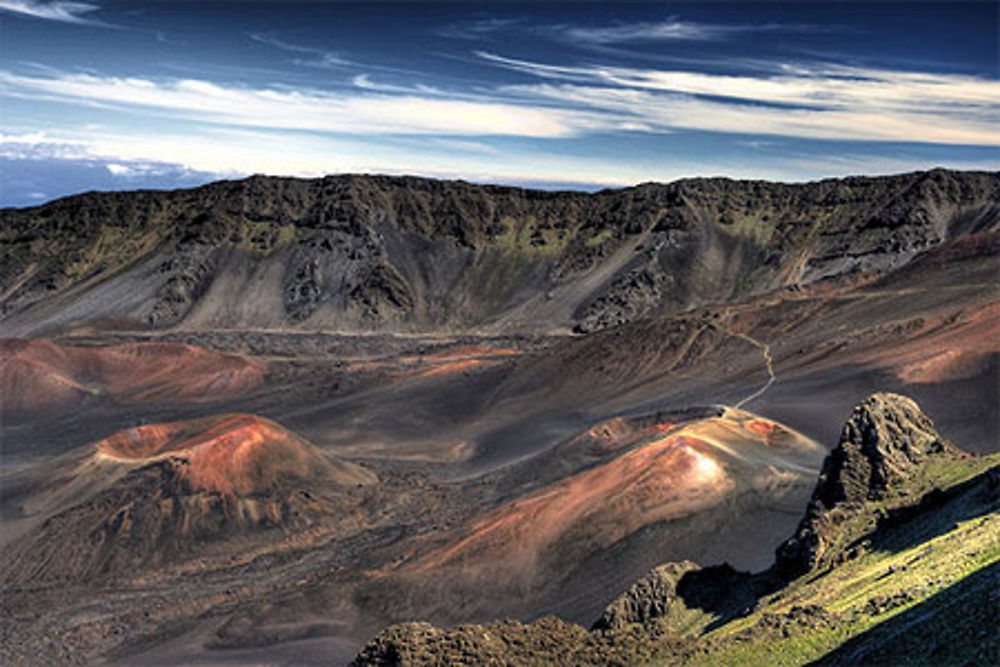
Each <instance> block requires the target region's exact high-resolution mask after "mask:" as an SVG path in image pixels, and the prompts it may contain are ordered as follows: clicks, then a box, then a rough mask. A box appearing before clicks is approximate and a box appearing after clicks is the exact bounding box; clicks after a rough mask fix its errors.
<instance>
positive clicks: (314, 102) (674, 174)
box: [0, 0, 1000, 205]
mask: <svg viewBox="0 0 1000 667" xmlns="http://www.w3.org/2000/svg"><path fill="white" fill-rule="evenodd" d="M997 19H998V8H997V5H996V3H990V2H971V3H940V4H937V3H931V2H927V3H916V4H914V5H906V6H903V5H898V4H896V3H874V4H866V5H850V6H848V5H844V4H837V3H822V2H818V3H795V4H793V3H783V4H774V5H769V4H764V3H746V4H740V3H735V4H725V3H708V4H684V3H671V4H670V5H668V6H664V5H658V4H657V5H654V4H648V3H642V4H636V5H627V4H621V5H614V6H605V5H598V4H596V3H554V4H551V5H547V4H531V5H521V4H509V5H503V4H501V5H498V6H497V5H494V6H492V8H491V7H488V6H486V5H482V6H479V5H471V4H460V3H444V4H440V5H434V4H425V3H410V4H393V5H383V4H380V3H366V4H348V3H332V4H319V3H281V4H271V3H267V2H252V3H202V4H199V5H194V4H190V5H189V4H180V3H156V2H151V3H145V4H144V3H137V2H128V3H126V2H114V1H112V0H94V1H93V2H63V1H54V2H43V1H41V0H0V29H2V31H3V34H4V35H5V44H4V46H3V53H4V57H3V59H2V60H0V100H2V102H0V104H2V105H3V107H2V108H3V111H4V113H3V114H2V117H0V165H2V169H3V181H4V185H3V186H2V192H0V204H2V205H27V204H32V203H38V202H40V201H43V200H45V199H50V198H54V197H56V196H62V195H65V194H70V193H72V192H77V191H81V190H86V189H95V188H96V189H123V188H133V187H178V186H186V185H192V184H196V183H201V182H205V181H208V180H213V179H216V178H219V177H233V176H240V175H246V174H251V173H268V174H280V175H295V176H316V175H321V174H327V173H338V172H385V173H414V174H422V175H427V176H437V177H448V178H465V179H468V180H478V181H493V182H503V183H514V184H525V185H537V186H542V187H562V186H570V187H585V188H595V187H602V186H609V185H626V184H632V183H636V182H641V181H648V180H661V181H662V180H672V179H674V178H679V177H686V176H696V175H724V176H731V177H737V178H768V179H779V180H807V179H813V178H820V177H826V176H837V175H844V174H851V173H889V172H897V171H906V170H909V169H920V168H928V167H932V166H947V167H954V168H979V169H991V170H992V169H998V168H1000V152H998V150H997V149H998V148H1000V78H998V72H997V64H996V63H997V48H998V44H997V42H998V37H997V34H996V31H995V26H996V24H997Z"/></svg>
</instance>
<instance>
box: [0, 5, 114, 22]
mask: <svg viewBox="0 0 1000 667" xmlns="http://www.w3.org/2000/svg"><path fill="white" fill-rule="evenodd" d="M97 9H100V7H99V6H98V5H92V4H90V3H89V2H62V1H59V0H54V1H52V2H41V1H40V0H0V10H2V11H6V12H10V13H12V14H21V15H22V16H31V17H33V18H37V19H46V20H49V21H62V22H64V23H77V24H93V23H94V22H93V21H90V20H89V19H87V18H84V15H85V14H89V13H91V12H93V11H95V10H97Z"/></svg>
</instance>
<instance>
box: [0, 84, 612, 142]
mask: <svg viewBox="0 0 1000 667" xmlns="http://www.w3.org/2000/svg"><path fill="white" fill-rule="evenodd" d="M0 93H2V94H4V95H7V96H11V97H22V98H23V97H28V98H35V99H44V100H47V101H61V102H66V103H72V104H79V105H88V106H93V105H101V106H109V105H111V106H118V107H122V108H132V109H136V108H139V109H146V110H147V111H150V112H155V113H159V114H162V115H166V116H169V117H172V118H181V119H188V120H195V121H201V122H209V123H218V124H228V125H236V126H246V127H260V128H273V129H290V130H311V131H319V132H334V133H349V134H368V135H385V134H404V135H405V134H415V135H420V134H437V135H444V136H463V135H480V136H489V135H496V136H520V137H535V138H540V137H549V138H554V137H568V136H574V135H578V134H580V133H582V132H586V131H588V130H591V129H598V128H603V129H611V127H612V126H611V125H609V123H613V115H612V114H609V113H607V112H604V113H601V114H591V113H589V112H587V111H586V110H579V109H576V110H573V109H560V108H555V107H551V106H546V105H538V106H531V105H526V104H518V103H515V102H504V101H475V100H467V99H452V98H447V97H440V96H438V95H431V94H417V93H415V92H410V93H403V94H394V95H390V94H376V93H374V92H371V93H369V92H365V91H361V92H343V93H331V92H327V91H321V90H316V89H310V88H285V87H280V88H279V87H240V86H235V85H223V84H218V83H215V82H211V81H206V80H202V79H171V80H153V79H146V78H136V77H108V76H97V75H93V74H78V73H59V74H55V75H50V76H29V75H22V74H14V73H11V72H4V71H0Z"/></svg>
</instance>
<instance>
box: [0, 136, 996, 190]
mask: <svg viewBox="0 0 1000 667" xmlns="http://www.w3.org/2000/svg"><path fill="white" fill-rule="evenodd" d="M437 144H438V142H437V141H428V142H413V143H412V145H404V146H394V145H391V144H381V143H378V142H376V141H353V140H340V139H330V138H325V137H317V136H315V135H301V134H289V133H270V132H267V131H256V130H222V131H215V132H212V133H210V134H205V135H198V136H190V135H180V134H177V135H171V134H163V135H159V136H149V135H146V134H143V135H133V134H115V133H106V132H104V133H102V132H97V131H80V132H78V133H66V132H63V133H58V134H53V133H49V132H32V133H23V134H7V135H3V134H0V157H5V158H14V159H22V160H61V161H72V160H79V161H86V162H88V163H91V164H93V163H103V164H104V165H105V168H106V169H108V171H109V172H111V173H113V174H115V175H116V176H119V177H121V178H123V179H125V180H127V179H128V178H135V177H138V176H142V175H160V174H182V175H183V174H201V175H204V176H206V177H208V175H214V176H215V177H216V178H236V177H240V176H246V175H249V174H254V173H265V174H272V175H282V176H300V177H318V176H323V175H326V174H336V173H384V174H416V175H421V176H428V177H435V178H461V179H464V180H469V181H475V182H484V183H512V184H531V183H553V182H556V181H557V182H560V183H575V184H579V185H588V186H591V187H611V186H625V185H634V184H636V183H641V182H647V181H671V180H675V179H678V178H686V177H694V176H719V175H725V176H729V177H733V178H764V179H770V180H780V181H803V180H810V179H815V178H825V177H830V176H846V175H851V174H884V173H898V172H902V171H914V170H918V169H928V168H931V167H935V166H940V164H939V162H940V161H937V160H933V159H931V158H927V159H914V158H906V157H880V156H872V155H852V154H838V155H834V156H815V155H808V154H801V155H779V156H770V157H762V156H759V155H754V156H748V157H747V158H746V159H744V160H740V159H733V158H732V157H731V156H725V157H719V158H716V159H710V160H700V161H699V159H697V158H689V159H677V158H672V159H669V160H667V161H657V162H656V163H649V162H646V163H642V162H621V161H618V160H615V159H604V158H602V157H601V156H600V155H594V156H593V157H587V158H581V157H579V156H567V155H559V154H555V153H553V154H537V153H532V154H525V153H521V152H517V151H503V150H499V149H496V150H490V151H488V152H477V151H476V150H475V148H477V147H476V146H464V147H459V146H454V147H445V148H447V149H452V148H468V149H469V150H468V151H467V152H466V154H461V153H456V152H455V151H453V150H446V151H444V152H441V151H440V150H437V149H435V146H436V145H437ZM947 166H949V167H951V168H955V169H986V170H997V169H1000V160H983V161H972V160H966V161H956V160H951V161H948V163H947Z"/></svg>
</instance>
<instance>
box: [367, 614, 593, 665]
mask: <svg viewBox="0 0 1000 667" xmlns="http://www.w3.org/2000/svg"><path fill="white" fill-rule="evenodd" d="M586 637H587V631H586V630H584V629H583V628H581V627H580V626H578V625H574V624H572V623H567V622H566V621H563V620H561V619H558V618H556V617H554V616H548V617H545V618H542V619H539V620H537V621H535V622H534V623H531V624H524V623H519V622H518V621H513V620H506V621H499V622H497V623H491V624H489V625H471V624H469V625H459V626H456V627H454V628H449V629H447V630H442V629H440V628H436V627H434V626H433V625H430V624H429V623H401V624H399V625H395V626H393V627H392V628H390V629H389V630H387V631H386V632H383V633H382V634H380V635H379V636H378V637H376V638H375V639H373V640H372V641H370V642H369V643H368V644H366V645H365V647H364V648H363V649H362V650H361V652H360V653H359V654H358V656H357V658H355V660H354V662H352V663H351V664H352V665H353V666H354V667H360V666H362V665H371V666H376V665H385V666H388V665H527V664H550V665H570V664H573V659H572V655H573V653H574V652H575V651H576V650H577V648H578V647H579V645H580V644H581V642H582V641H583V640H585V639H586Z"/></svg>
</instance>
